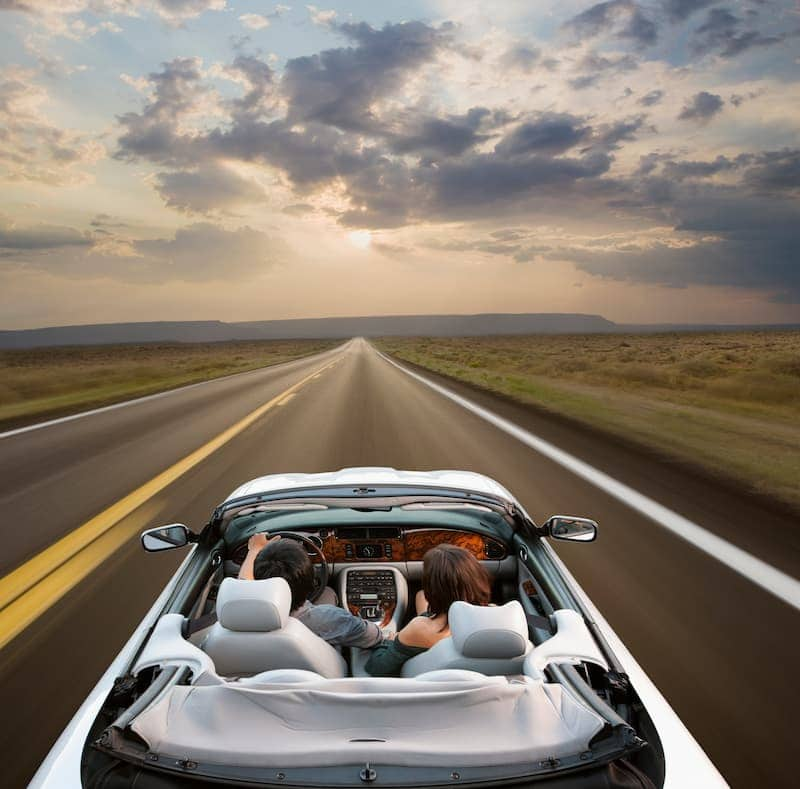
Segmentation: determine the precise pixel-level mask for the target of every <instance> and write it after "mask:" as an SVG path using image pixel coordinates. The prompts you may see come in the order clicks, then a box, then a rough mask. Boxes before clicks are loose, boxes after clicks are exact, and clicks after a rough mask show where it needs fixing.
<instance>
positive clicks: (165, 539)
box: [142, 523, 194, 552]
mask: <svg viewBox="0 0 800 789" xmlns="http://www.w3.org/2000/svg"><path fill="white" fill-rule="evenodd" d="M193 538H194V534H192V533H191V532H190V531H189V530H188V529H187V528H186V527H185V526H184V525H183V524H182V523H172V524H170V525H169V526H159V527H158V528H157V529H148V530H147V531H144V532H142V548H144V549H145V550H146V551H151V552H152V551H168V550H170V548H182V547H183V546H184V545H188V544H189V543H190V542H193Z"/></svg>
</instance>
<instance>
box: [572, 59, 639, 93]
mask: <svg viewBox="0 0 800 789" xmlns="http://www.w3.org/2000/svg"><path fill="white" fill-rule="evenodd" d="M637 68H639V61H638V60H637V59H636V58H635V57H633V55H617V56H606V55H600V54H598V53H597V52H589V53H587V55H586V56H585V57H584V58H583V60H581V62H580V63H579V64H578V70H579V71H584V72H586V73H584V74H581V75H580V76H578V77H574V78H573V79H570V80H569V85H570V86H571V87H572V88H574V89H575V90H583V89H584V88H589V87H592V86H593V85H596V84H597V83H598V82H599V81H600V80H601V79H602V78H603V77H604V76H606V75H608V74H618V73H621V72H626V71H635V70H636V69H637Z"/></svg>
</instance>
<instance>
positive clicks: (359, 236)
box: [347, 230, 372, 249]
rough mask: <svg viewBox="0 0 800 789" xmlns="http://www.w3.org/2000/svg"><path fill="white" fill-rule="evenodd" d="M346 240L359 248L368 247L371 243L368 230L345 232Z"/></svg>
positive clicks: (370, 235)
mask: <svg viewBox="0 0 800 789" xmlns="http://www.w3.org/2000/svg"><path fill="white" fill-rule="evenodd" d="M347 240H348V241H349V242H350V243H351V244H352V245H353V246H354V247H358V248H359V249H369V246H370V244H371V243H372V233H370V232H369V230H354V231H353V232H352V233H348V234H347Z"/></svg>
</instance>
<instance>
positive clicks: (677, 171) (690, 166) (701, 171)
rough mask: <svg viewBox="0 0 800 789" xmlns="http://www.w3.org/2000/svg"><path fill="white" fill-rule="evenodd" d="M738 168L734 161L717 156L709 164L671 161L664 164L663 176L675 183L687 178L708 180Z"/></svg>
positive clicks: (738, 164)
mask: <svg viewBox="0 0 800 789" xmlns="http://www.w3.org/2000/svg"><path fill="white" fill-rule="evenodd" d="M739 166H740V163H738V162H736V161H735V160H732V159H728V157H726V156H717V158H716V159H714V160H713V161H711V162H695V161H671V162H666V163H665V164H664V169H663V171H662V172H663V174H664V176H665V177H667V178H670V179H672V180H675V181H683V180H684V179H687V178H710V177H711V176H713V175H717V174H718V173H724V172H729V171H730V170H735V169H737V168H738V167H739Z"/></svg>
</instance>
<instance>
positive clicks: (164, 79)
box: [114, 58, 206, 164]
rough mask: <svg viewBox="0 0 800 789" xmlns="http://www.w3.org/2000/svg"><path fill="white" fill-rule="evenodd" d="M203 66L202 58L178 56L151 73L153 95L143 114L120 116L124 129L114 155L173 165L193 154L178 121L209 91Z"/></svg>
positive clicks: (121, 157) (120, 157)
mask: <svg viewBox="0 0 800 789" xmlns="http://www.w3.org/2000/svg"><path fill="white" fill-rule="evenodd" d="M201 65H202V61H201V60H200V59H199V58H176V59H175V60H171V61H169V62H168V63H164V64H163V69H162V70H161V71H158V72H153V73H152V74H150V75H149V76H148V80H149V81H150V83H151V84H152V85H153V86H154V87H155V91H154V96H153V98H152V99H151V100H149V101H148V102H147V104H146V105H145V107H144V110H143V111H142V112H141V113H135V112H128V113H125V114H124V115H122V116H121V117H119V118H118V120H119V123H120V125H121V126H122V128H123V129H124V132H123V134H122V135H121V136H120V138H119V140H118V149H117V152H116V153H115V154H114V157H115V158H117V159H123V160H129V161H132V160H135V159H137V158H139V157H143V158H146V159H149V160H150V161H154V162H158V163H161V164H170V163H174V162H179V161H181V160H185V159H186V158H187V157H188V156H190V152H189V151H188V150H187V146H189V145H190V143H191V140H190V139H188V138H187V135H184V134H181V132H180V131H179V130H178V124H179V122H180V121H181V120H182V119H183V118H184V117H185V116H187V115H189V114H190V113H191V112H192V111H193V110H195V109H196V107H197V106H198V104H199V101H200V99H201V97H202V95H203V94H204V93H205V92H206V89H205V88H204V87H203V86H202V84H201V80H202V77H203V75H202V72H201Z"/></svg>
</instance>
